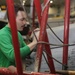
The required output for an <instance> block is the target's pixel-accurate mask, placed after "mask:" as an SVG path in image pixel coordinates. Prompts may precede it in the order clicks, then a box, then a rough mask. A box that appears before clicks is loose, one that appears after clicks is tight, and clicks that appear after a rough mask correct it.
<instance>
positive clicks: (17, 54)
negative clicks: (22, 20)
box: [6, 0, 23, 75]
mask: <svg viewBox="0 0 75 75" xmlns="http://www.w3.org/2000/svg"><path fill="white" fill-rule="evenodd" d="M6 2H7V8H8V15H9V23H10V27H11V32H12V40H13V46H14V51H15V59H16V66H17V72H18V75H23V73H22V64H21V57H20V50H19V42H18V35H17V28H16V20H15V11H14V2H13V0H6ZM12 12H13V13H12Z"/></svg>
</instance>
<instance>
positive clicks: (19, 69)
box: [0, 0, 70, 75]
mask: <svg viewBox="0 0 75 75" xmlns="http://www.w3.org/2000/svg"><path fill="white" fill-rule="evenodd" d="M6 2H7V7H8V14H9V22H10V26H11V31H12V39H13V45H14V51H15V58H16V66H17V73H12V72H11V71H9V70H8V69H7V68H0V74H2V75H58V74H46V73H39V72H33V73H23V70H22V64H21V57H20V50H19V42H18V36H17V28H16V21H15V13H14V2H13V0H6ZM46 2H47V0H44V3H46ZM34 4H35V7H36V11H37V15H38V20H39V23H40V38H39V41H46V42H48V37H47V33H46V24H47V17H48V9H49V6H50V5H49V4H48V5H47V7H46V8H45V9H44V11H43V12H42V11H41V4H40V0H34ZM12 12H13V14H12ZM41 12H42V15H43V16H41ZM11 17H12V18H11ZM69 17H70V0H66V7H65V23H64V44H68V37H69ZM15 37H16V38H15ZM45 39H46V40H45ZM45 49H46V51H47V52H48V53H49V54H50V55H52V54H51V51H50V47H49V45H45ZM42 50H43V44H39V45H38V50H37V58H36V68H35V71H39V69H40V66H41V64H40V63H41V58H42ZM47 58H48V63H49V67H50V70H51V73H55V68H54V63H53V60H52V59H51V58H49V57H48V56H47ZM67 58H68V46H66V47H63V64H66V65H67ZM18 62H19V63H18Z"/></svg>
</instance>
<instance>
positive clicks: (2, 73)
mask: <svg viewBox="0 0 75 75" xmlns="http://www.w3.org/2000/svg"><path fill="white" fill-rule="evenodd" d="M0 75H18V74H17V72H14V73H12V72H11V71H9V70H8V69H7V68H0ZM23 75H59V74H48V73H39V72H31V73H26V72H24V73H23Z"/></svg>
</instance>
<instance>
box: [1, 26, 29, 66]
mask: <svg viewBox="0 0 75 75" xmlns="http://www.w3.org/2000/svg"><path fill="white" fill-rule="evenodd" d="M15 38H16V37H15ZM18 39H19V45H20V55H21V58H24V57H25V56H26V55H28V54H29V53H30V48H29V47H28V46H27V45H26V43H24V41H23V38H22V36H21V34H20V33H19V32H18ZM10 65H14V66H15V56H14V48H13V44H12V36H11V30H10V28H9V27H8V26H5V27H4V28H2V29H1V30H0V67H8V66H10Z"/></svg>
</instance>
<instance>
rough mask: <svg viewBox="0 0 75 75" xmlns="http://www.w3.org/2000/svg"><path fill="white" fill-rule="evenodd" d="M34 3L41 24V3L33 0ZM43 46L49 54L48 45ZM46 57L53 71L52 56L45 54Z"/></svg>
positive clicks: (53, 71) (52, 71)
mask: <svg viewBox="0 0 75 75" xmlns="http://www.w3.org/2000/svg"><path fill="white" fill-rule="evenodd" d="M34 3H35V8H36V11H37V15H38V19H39V23H40V24H41V4H40V1H39V0H34ZM45 39H46V42H48V37H47V33H46V38H45ZM45 48H46V50H47V52H48V53H49V54H51V51H50V46H49V45H45ZM51 55H52V54H51ZM47 58H48V61H49V62H48V63H49V67H50V70H51V73H55V68H54V63H53V60H52V58H49V57H48V56H47ZM36 65H37V61H36Z"/></svg>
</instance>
